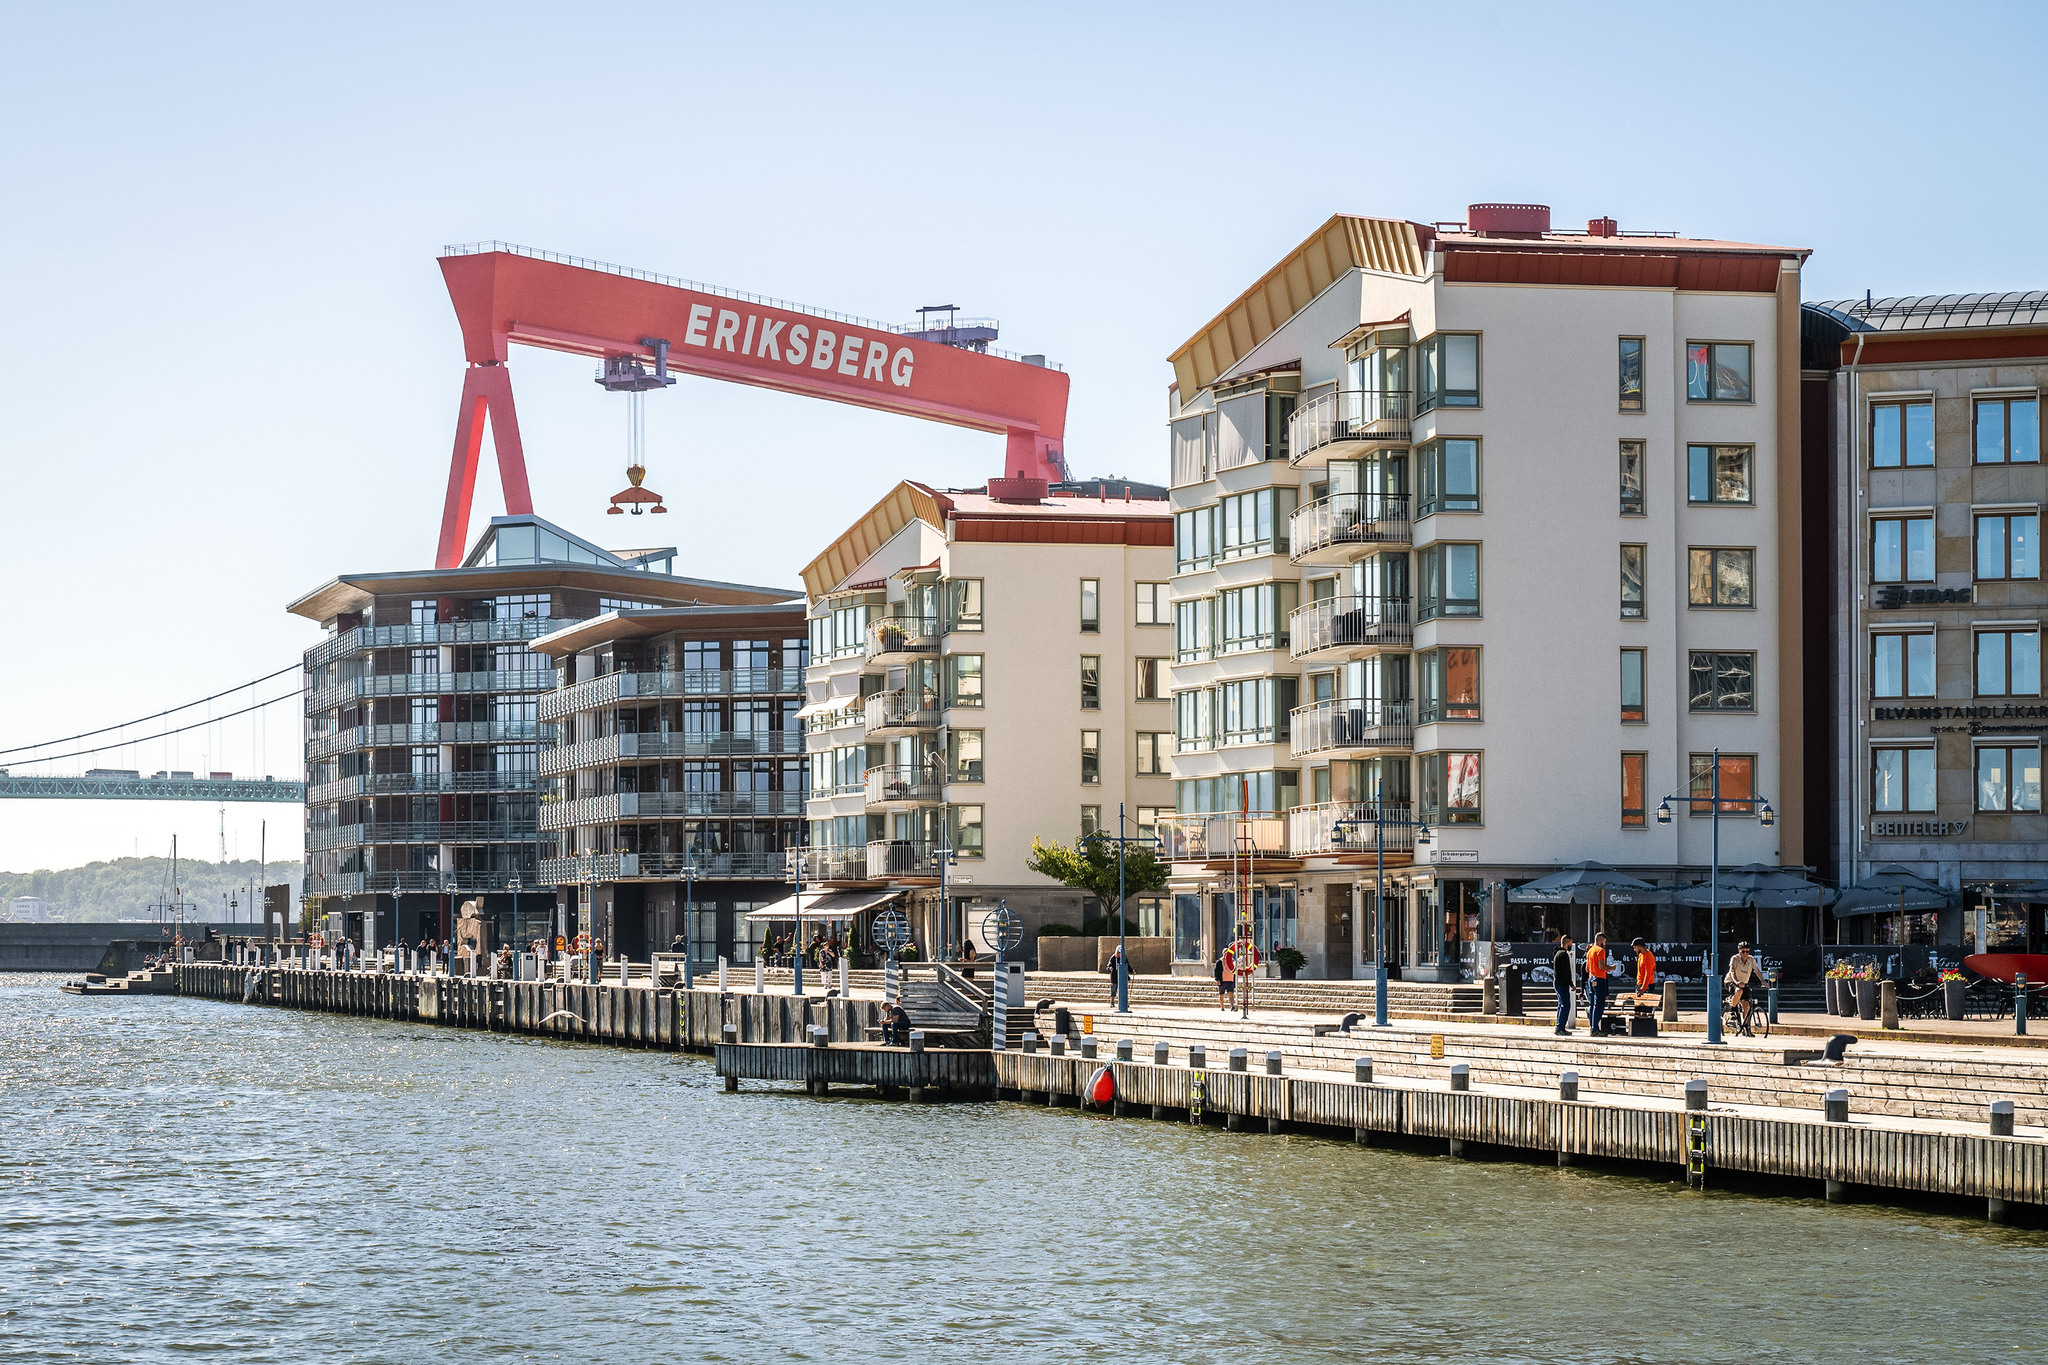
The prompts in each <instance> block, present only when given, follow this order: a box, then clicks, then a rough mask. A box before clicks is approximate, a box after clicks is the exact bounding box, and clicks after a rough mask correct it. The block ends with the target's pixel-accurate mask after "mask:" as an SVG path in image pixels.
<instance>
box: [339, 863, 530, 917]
mask: <svg viewBox="0 0 2048 1365" xmlns="http://www.w3.org/2000/svg"><path fill="white" fill-rule="evenodd" d="M543 866H544V865H543ZM515 876H517V877H519V880H520V889H521V890H522V891H529V892H538V891H539V890H540V889H541V887H542V886H544V885H548V884H549V883H546V882H544V881H542V880H541V879H539V878H538V877H536V876H535V875H534V874H533V873H525V874H520V873H514V872H339V873H336V874H334V875H333V876H328V877H321V876H312V875H309V876H308V877H307V878H306V894H307V895H309V896H355V895H367V894H369V893H370V892H373V891H432V892H446V891H447V890H448V889H449V887H450V885H451V884H452V885H453V887H454V890H455V894H456V895H458V896H462V895H468V894H470V893H472V892H476V891H510V890H511V889H512V885H511V883H512V879H513V878H514V877H515ZM538 905H539V902H538V901H522V902H521V904H520V909H521V910H522V911H524V910H526V909H528V908H529V907H537V906H538Z"/></svg>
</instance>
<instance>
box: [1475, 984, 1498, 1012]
mask: <svg viewBox="0 0 2048 1365" xmlns="http://www.w3.org/2000/svg"><path fill="white" fill-rule="evenodd" d="M1479 1012H1480V1013H1481V1014H1499V1013H1500V982H1498V981H1496V980H1494V979H1493V978H1492V977H1490V976H1489V977H1487V978H1486V979H1485V980H1484V981H1482V982H1480V983H1479Z"/></svg>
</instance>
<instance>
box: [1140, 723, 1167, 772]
mask: <svg viewBox="0 0 2048 1365" xmlns="http://www.w3.org/2000/svg"><path fill="white" fill-rule="evenodd" d="M1172 752H1173V736H1172V735H1166V734H1155V733H1153V732H1152V731H1149V730H1140V731H1139V732H1138V776H1140V777H1154V776H1159V775H1162V774H1164V773H1165V772H1166V759H1167V755H1169V754H1171V753H1172Z"/></svg>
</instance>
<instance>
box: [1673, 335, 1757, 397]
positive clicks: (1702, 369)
mask: <svg viewBox="0 0 2048 1365" xmlns="http://www.w3.org/2000/svg"><path fill="white" fill-rule="evenodd" d="M1749 374H1750V348H1749V343H1748V342H1746V341H1689V342H1687V343H1686V344H1685V396H1686V400H1687V401H1688V402H1693V403H1747V402H1749V401H1751V398H1750V384H1749Z"/></svg>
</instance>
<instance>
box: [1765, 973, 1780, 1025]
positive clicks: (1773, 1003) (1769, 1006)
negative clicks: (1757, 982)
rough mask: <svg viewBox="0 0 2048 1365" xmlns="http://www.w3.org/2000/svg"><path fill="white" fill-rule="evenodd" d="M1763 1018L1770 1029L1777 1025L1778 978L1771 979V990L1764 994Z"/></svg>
mask: <svg viewBox="0 0 2048 1365" xmlns="http://www.w3.org/2000/svg"><path fill="white" fill-rule="evenodd" d="M1764 1018H1765V1019H1766V1020H1768V1021H1769V1022H1770V1024H1771V1025H1772V1027H1776V1026H1777V1023H1778V978H1777V977H1775V976H1774V977H1772V978H1771V988H1770V989H1769V990H1768V991H1765V992H1764Z"/></svg>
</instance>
